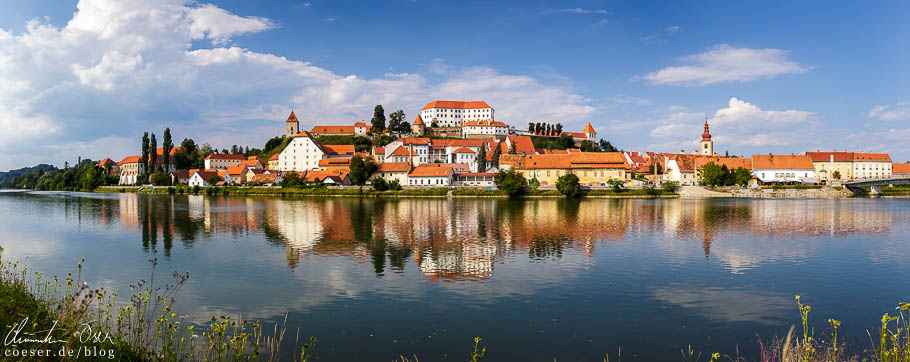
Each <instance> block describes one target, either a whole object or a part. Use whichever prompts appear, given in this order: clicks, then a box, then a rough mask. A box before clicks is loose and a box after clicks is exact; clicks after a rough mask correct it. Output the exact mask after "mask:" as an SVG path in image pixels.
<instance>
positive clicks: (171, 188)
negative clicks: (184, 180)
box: [167, 187, 177, 195]
mask: <svg viewBox="0 0 910 362" xmlns="http://www.w3.org/2000/svg"><path fill="white" fill-rule="evenodd" d="M167 193H168V195H173V194H176V193H177V188H176V187H168V188H167Z"/></svg>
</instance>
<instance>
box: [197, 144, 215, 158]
mask: <svg viewBox="0 0 910 362" xmlns="http://www.w3.org/2000/svg"><path fill="white" fill-rule="evenodd" d="M199 153H200V154H201V155H202V157H208V156H209V155H211V154H213V153H215V149H214V148H213V147H212V145H210V144H208V143H203V144H202V147H200V148H199Z"/></svg>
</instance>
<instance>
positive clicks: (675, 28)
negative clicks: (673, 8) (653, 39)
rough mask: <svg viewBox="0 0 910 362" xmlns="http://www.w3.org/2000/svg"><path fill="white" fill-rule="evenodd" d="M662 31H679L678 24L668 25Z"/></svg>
mask: <svg viewBox="0 0 910 362" xmlns="http://www.w3.org/2000/svg"><path fill="white" fill-rule="evenodd" d="M664 31H666V32H668V33H675V32H677V31H679V25H670V26H668V27H666V28H664Z"/></svg>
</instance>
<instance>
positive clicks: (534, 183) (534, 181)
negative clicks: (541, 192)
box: [528, 177, 540, 190]
mask: <svg viewBox="0 0 910 362" xmlns="http://www.w3.org/2000/svg"><path fill="white" fill-rule="evenodd" d="M528 186H531V188H532V189H534V190H537V188H538V187H540V181H538V180H537V177H532V178H531V181H528Z"/></svg>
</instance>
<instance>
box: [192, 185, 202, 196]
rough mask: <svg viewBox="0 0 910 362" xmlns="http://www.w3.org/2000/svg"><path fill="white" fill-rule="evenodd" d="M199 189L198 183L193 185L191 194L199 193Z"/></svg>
mask: <svg viewBox="0 0 910 362" xmlns="http://www.w3.org/2000/svg"><path fill="white" fill-rule="evenodd" d="M200 189H201V187H199V185H195V186H193V195H199V190H200Z"/></svg>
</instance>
